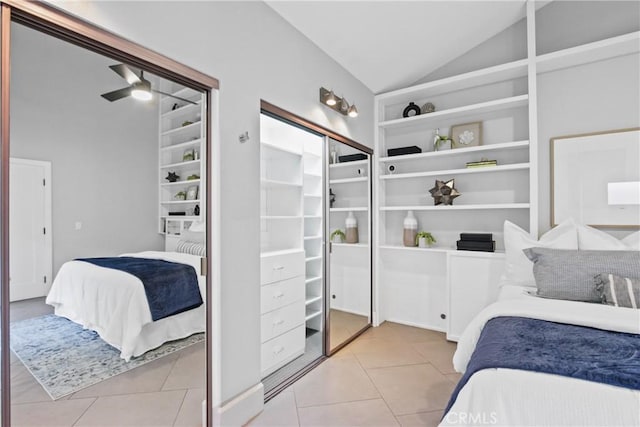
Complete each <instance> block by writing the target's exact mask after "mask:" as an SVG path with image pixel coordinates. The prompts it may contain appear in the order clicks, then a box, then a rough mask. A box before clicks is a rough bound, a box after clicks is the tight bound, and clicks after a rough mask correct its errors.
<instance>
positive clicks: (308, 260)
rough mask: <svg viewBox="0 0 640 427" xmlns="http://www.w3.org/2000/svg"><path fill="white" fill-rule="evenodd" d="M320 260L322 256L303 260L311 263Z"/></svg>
mask: <svg viewBox="0 0 640 427" xmlns="http://www.w3.org/2000/svg"><path fill="white" fill-rule="evenodd" d="M321 259H322V255H318V256H311V257H309V258H305V259H304V260H305V262H313V261H318V260H321Z"/></svg>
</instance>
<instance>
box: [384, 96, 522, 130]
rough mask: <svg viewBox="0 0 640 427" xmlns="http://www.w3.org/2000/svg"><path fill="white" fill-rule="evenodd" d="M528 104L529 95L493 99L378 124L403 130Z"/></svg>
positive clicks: (386, 127) (385, 127)
mask: <svg viewBox="0 0 640 427" xmlns="http://www.w3.org/2000/svg"><path fill="white" fill-rule="evenodd" d="M528 102H529V95H519V96H512V97H509V98H502V99H494V100H492V101H487V102H481V103H479V104H471V105H464V106H462V107H456V108H451V109H448V110H442V111H436V112H434V113H429V114H421V115H419V116H413V117H403V118H400V119H393V120H387V121H384V122H380V123H378V126H379V127H380V128H382V129H403V128H410V127H419V126H423V125H426V124H428V123H438V122H442V120H443V119H449V118H454V117H457V116H466V115H469V114H483V113H490V112H493V111H500V110H505V109H508V108H516V107H524V106H526V105H527V104H528Z"/></svg>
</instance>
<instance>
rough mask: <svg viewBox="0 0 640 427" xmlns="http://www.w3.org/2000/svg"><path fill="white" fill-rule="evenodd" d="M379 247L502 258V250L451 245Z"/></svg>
mask: <svg viewBox="0 0 640 427" xmlns="http://www.w3.org/2000/svg"><path fill="white" fill-rule="evenodd" d="M379 247H380V249H384V250H390V251H409V252H431V253H442V254H448V253H455V254H456V255H469V256H471V255H472V256H474V257H482V258H504V251H496V252H481V251H459V250H457V249H456V248H453V247H446V246H441V247H439V246H432V247H430V248H419V247H417V246H402V245H380V246H379Z"/></svg>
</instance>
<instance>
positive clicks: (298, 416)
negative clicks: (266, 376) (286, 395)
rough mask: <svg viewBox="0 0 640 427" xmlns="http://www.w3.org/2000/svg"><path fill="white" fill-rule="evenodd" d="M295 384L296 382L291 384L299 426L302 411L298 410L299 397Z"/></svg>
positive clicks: (299, 424)
mask: <svg viewBox="0 0 640 427" xmlns="http://www.w3.org/2000/svg"><path fill="white" fill-rule="evenodd" d="M294 385H295V383H294V384H291V393H293V406H295V407H296V419H297V420H298V427H300V426H301V422H300V411H298V397H297V396H296V389H295V388H294V387H293V386H294Z"/></svg>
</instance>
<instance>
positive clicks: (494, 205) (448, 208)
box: [380, 203, 529, 211]
mask: <svg viewBox="0 0 640 427" xmlns="http://www.w3.org/2000/svg"><path fill="white" fill-rule="evenodd" d="M490 209H529V203H487V204H482V205H446V206H444V205H439V206H382V207H381V208H380V210H381V211H464V210H469V211H470V210H490Z"/></svg>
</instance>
